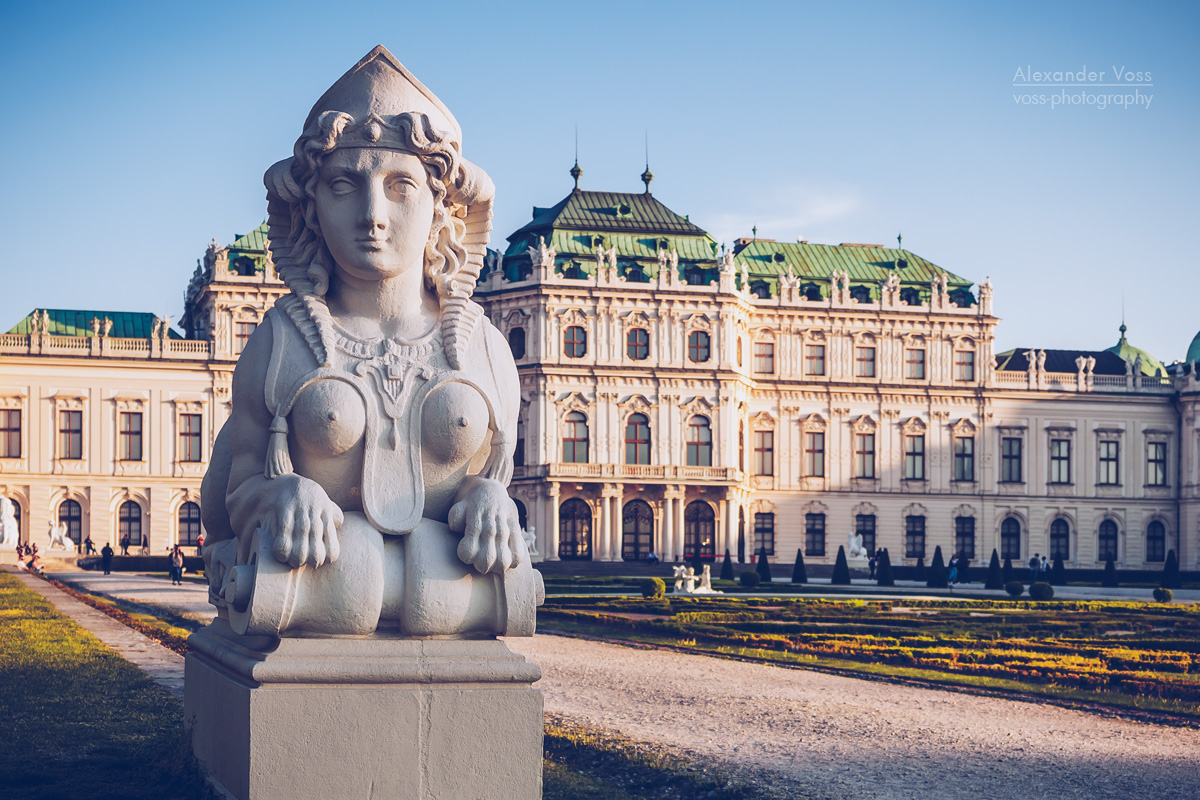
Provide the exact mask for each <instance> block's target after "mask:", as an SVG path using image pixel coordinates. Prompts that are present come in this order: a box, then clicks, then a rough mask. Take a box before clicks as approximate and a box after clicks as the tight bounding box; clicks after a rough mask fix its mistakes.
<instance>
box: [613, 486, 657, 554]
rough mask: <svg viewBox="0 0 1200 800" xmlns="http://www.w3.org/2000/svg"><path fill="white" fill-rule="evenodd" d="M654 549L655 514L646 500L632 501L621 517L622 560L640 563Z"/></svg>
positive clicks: (627, 504)
mask: <svg viewBox="0 0 1200 800" xmlns="http://www.w3.org/2000/svg"><path fill="white" fill-rule="evenodd" d="M653 549H654V513H653V512H652V511H651V510H650V504H649V503H647V502H646V501H644V500H630V501H629V502H628V503H626V504H625V513H624V514H623V515H622V517H621V558H623V559H625V560H626V561H640V560H641V559H644V558H645V557H646V556H648V555H650V552H651V551H652V550H653Z"/></svg>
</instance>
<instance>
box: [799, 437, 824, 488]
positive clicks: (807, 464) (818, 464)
mask: <svg viewBox="0 0 1200 800" xmlns="http://www.w3.org/2000/svg"><path fill="white" fill-rule="evenodd" d="M804 474H805V476H806V477H809V478H824V477H825V433H824V432H823V431H810V432H809V433H806V434H804Z"/></svg>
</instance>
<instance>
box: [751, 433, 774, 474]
mask: <svg viewBox="0 0 1200 800" xmlns="http://www.w3.org/2000/svg"><path fill="white" fill-rule="evenodd" d="M754 474H755V475H774V474H775V431H755V432H754Z"/></svg>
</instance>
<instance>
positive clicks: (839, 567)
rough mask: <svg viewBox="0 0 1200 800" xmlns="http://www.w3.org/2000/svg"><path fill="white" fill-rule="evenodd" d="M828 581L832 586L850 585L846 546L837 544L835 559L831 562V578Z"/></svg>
mask: <svg viewBox="0 0 1200 800" xmlns="http://www.w3.org/2000/svg"><path fill="white" fill-rule="evenodd" d="M829 583H830V584H831V585H833V586H849V585H850V565H849V564H847V563H846V548H845V547H843V546H842V545H838V554H837V560H836V561H834V562H833V578H831V579H830V581H829Z"/></svg>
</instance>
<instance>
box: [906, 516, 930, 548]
mask: <svg viewBox="0 0 1200 800" xmlns="http://www.w3.org/2000/svg"><path fill="white" fill-rule="evenodd" d="M904 557H905V558H924V557H925V518H924V517H905V518H904Z"/></svg>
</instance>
